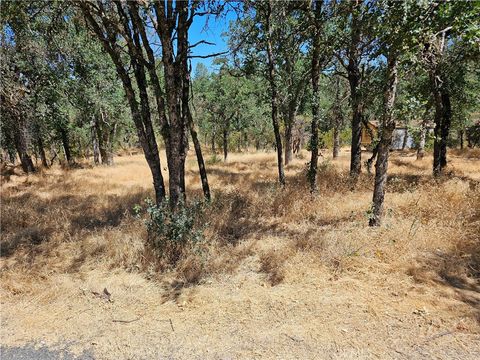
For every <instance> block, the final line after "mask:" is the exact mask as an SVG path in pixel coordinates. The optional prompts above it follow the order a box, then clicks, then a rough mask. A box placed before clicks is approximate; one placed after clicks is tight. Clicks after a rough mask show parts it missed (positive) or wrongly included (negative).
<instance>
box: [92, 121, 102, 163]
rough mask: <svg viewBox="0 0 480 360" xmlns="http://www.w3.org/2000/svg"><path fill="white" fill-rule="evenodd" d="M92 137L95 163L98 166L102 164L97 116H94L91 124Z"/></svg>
mask: <svg viewBox="0 0 480 360" xmlns="http://www.w3.org/2000/svg"><path fill="white" fill-rule="evenodd" d="M90 137H91V139H92V148H93V163H94V164H95V165H98V164H100V147H99V145H98V124H97V119H96V117H95V115H93V116H92V121H91V122H90Z"/></svg>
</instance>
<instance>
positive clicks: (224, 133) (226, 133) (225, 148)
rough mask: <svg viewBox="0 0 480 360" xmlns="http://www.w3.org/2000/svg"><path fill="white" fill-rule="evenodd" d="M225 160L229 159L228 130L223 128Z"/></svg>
mask: <svg viewBox="0 0 480 360" xmlns="http://www.w3.org/2000/svg"><path fill="white" fill-rule="evenodd" d="M222 139H223V161H227V156H228V130H227V129H226V128H225V129H223V137H222Z"/></svg>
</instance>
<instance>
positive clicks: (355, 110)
mask: <svg viewBox="0 0 480 360" xmlns="http://www.w3.org/2000/svg"><path fill="white" fill-rule="evenodd" d="M354 77H355V76H352V78H354ZM357 84H358V79H352V81H351V83H350V89H351V92H352V94H353V95H352V144H351V151H350V176H351V177H352V178H353V179H354V180H356V179H357V178H358V176H359V175H360V172H361V170H362V147H361V140H362V138H361V137H362V117H363V106H362V104H361V99H360V94H359V93H358V89H357Z"/></svg>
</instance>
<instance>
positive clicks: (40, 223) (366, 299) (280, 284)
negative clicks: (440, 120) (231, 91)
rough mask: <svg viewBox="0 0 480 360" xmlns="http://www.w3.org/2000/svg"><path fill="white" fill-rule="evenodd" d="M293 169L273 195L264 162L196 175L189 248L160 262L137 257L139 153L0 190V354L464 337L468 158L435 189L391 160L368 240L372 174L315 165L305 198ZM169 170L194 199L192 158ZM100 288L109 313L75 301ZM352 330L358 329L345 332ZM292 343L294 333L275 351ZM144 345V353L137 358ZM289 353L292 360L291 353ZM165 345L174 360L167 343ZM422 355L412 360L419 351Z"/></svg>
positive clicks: (294, 351) (245, 157) (477, 214)
mask: <svg viewBox="0 0 480 360" xmlns="http://www.w3.org/2000/svg"><path fill="white" fill-rule="evenodd" d="M306 159H307V155H306V154H304V155H303V159H302V158H297V159H295V160H294V161H293V163H292V164H291V165H289V166H288V167H287V168H286V174H287V186H286V188H285V189H283V190H282V189H280V188H279V187H278V185H277V183H276V164H275V155H274V154H273V153H246V154H231V155H229V160H228V161H227V163H223V162H220V163H218V162H214V161H212V162H210V165H209V166H208V171H209V179H210V183H211V188H212V190H213V200H212V203H211V204H210V205H209V206H207V207H206V209H205V211H204V213H203V214H202V219H203V221H204V222H205V223H206V224H207V226H206V227H205V230H204V241H203V242H202V243H200V244H197V245H196V246H192V247H190V248H186V249H185V250H184V252H183V256H182V258H181V259H180V260H179V261H177V262H176V263H175V264H171V263H168V262H166V261H164V259H162V258H161V257H159V256H158V253H157V252H155V251H153V250H152V248H150V246H149V245H148V242H147V233H146V229H145V226H144V223H143V219H138V218H137V217H135V216H134V211H133V208H134V206H135V205H136V204H142V202H143V199H145V198H146V197H153V193H152V189H151V178H150V174H149V171H148V167H147V166H146V164H145V160H144V159H143V157H142V156H140V155H135V156H123V157H119V158H117V159H116V160H117V163H116V165H115V166H114V167H111V168H108V167H97V168H93V167H88V166H85V167H84V168H83V169H74V170H62V169H59V168H54V169H50V170H47V171H43V172H42V173H40V174H36V175H32V176H28V177H27V176H23V175H20V172H19V171H15V172H13V173H11V174H10V175H9V179H6V178H2V188H1V201H2V204H1V205H2V208H1V226H2V229H1V230H2V231H1V257H0V269H1V270H0V280H1V286H0V295H1V297H2V307H3V308H4V309H7V310H3V311H4V312H5V311H6V312H8V314H6V313H2V318H4V319H3V320H2V328H4V329H6V331H7V332H3V333H2V342H3V341H5V342H6V343H9V344H21V343H24V342H25V341H35V340H39V339H42V340H44V339H46V340H48V341H49V343H51V344H55V342H58V341H61V339H62V338H63V337H65V339H81V341H80V342H81V344H82V346H81V347H80V348H79V349H80V350H83V349H84V348H85V347H86V346H87V345H88V346H93V345H91V344H92V343H94V344H97V345H95V346H97V347H98V351H99V353H98V354H99V358H106V359H110V358H111V359H114V358H115V359H118V358H135V357H136V356H137V357H138V356H140V355H138V354H139V351H140V350H141V351H142V352H141V353H140V354H143V355H142V356H143V357H145V358H151V357H154V356H155V354H156V355H162V356H164V355H165V354H167V353H171V354H173V355H172V356H174V357H179V358H192V357H193V354H195V355H198V354H203V356H204V357H205V358H215V356H213V355H211V354H212V353H211V351H213V350H214V351H216V353H217V354H220V355H218V356H217V357H216V358H218V357H222V356H223V355H222V356H221V354H224V355H225V356H227V355H231V354H230V353H228V351H226V350H225V349H226V348H227V346H228V347H231V348H232V349H235V350H232V351H236V353H237V354H240V355H238V356H239V357H247V358H253V357H255V356H259V355H258V354H257V355H255V354H256V353H253V352H246V350H245V348H244V344H246V343H252V342H254V341H257V340H256V339H264V342H262V344H263V345H262V346H260V345H259V346H253V348H254V350H255V351H258V349H263V346H266V349H267V350H265V352H262V353H261V356H262V357H265V358H269V357H271V354H270V355H268V354H269V353H268V351H274V353H275V354H276V355H277V357H278V355H279V354H283V357H284V358H298V357H299V356H301V355H302V354H303V357H305V358H312V357H314V354H318V351H324V346H327V345H328V344H330V345H331V344H332V343H339V344H341V345H340V348H341V349H343V350H342V351H344V353H343V355H345V358H348V357H351V358H357V357H358V355H362V354H363V355H364V356H365V357H368V356H367V355H371V356H373V355H372V354H371V353H369V352H368V351H370V350H371V348H370V345H369V346H368V348H369V350H367V348H366V347H362V346H364V345H365V344H366V343H368V344H373V345H372V346H374V348H375V349H376V350H375V351H377V352H376V354H381V353H382V352H383V351H392V350H391V349H390V350H389V349H388V347H385V344H391V343H392V341H397V339H402V341H403V342H404V343H406V344H413V345H415V344H416V342H417V341H418V337H419V336H426V335H425V334H427V335H428V336H430V334H431V333H432V332H433V333H434V334H435V332H438V331H443V330H442V329H443V328H445V327H448V329H454V330H451V331H456V332H460V335H458V336H464V338H462V339H464V344H466V343H468V342H469V341H470V342H471V339H472V338H471V337H470V336H473V335H471V334H472V333H473V334H478V333H479V331H480V328H479V326H478V324H479V321H480V311H479V306H478V305H479V304H480V296H479V294H480V283H479V277H480V272H479V270H480V246H479V244H480V235H479V234H480V196H479V195H480V185H479V181H480V161H479V160H478V158H475V157H471V156H470V152H452V154H451V156H450V160H451V162H450V164H449V167H448V169H447V170H448V171H447V173H446V175H445V176H443V177H441V178H439V179H434V178H433V177H432V176H431V157H427V158H425V159H423V160H421V161H416V160H415V154H414V153H392V157H391V166H390V168H389V173H390V178H389V182H388V190H387V197H386V219H385V222H384V225H383V226H382V227H381V228H375V229H372V228H369V227H368V226H367V223H368V209H369V207H370V202H371V197H372V190H373V177H372V176H371V175H367V174H362V176H361V177H360V179H359V182H358V185H357V187H356V189H355V190H352V188H351V183H350V181H349V178H348V165H349V164H348V161H349V153H348V152H346V151H343V152H342V154H341V157H340V158H339V159H338V160H335V161H334V160H332V159H331V158H329V157H324V158H322V159H321V163H320V166H319V174H318V181H319V193H318V195H316V196H312V195H310V193H309V191H308V184H307V183H306V177H305V169H306V164H305V163H306V161H307V160H306ZM187 164H188V167H187V176H188V177H187V186H188V190H189V194H188V196H189V198H190V199H192V198H195V197H198V198H201V186H200V182H199V178H198V173H197V170H196V165H195V159H194V158H193V157H192V156H190V157H189V159H188V162H187ZM193 284H199V285H198V286H191V285H193ZM104 287H105V288H107V289H108V290H109V291H110V292H111V293H112V294H113V297H112V298H113V302H106V301H104V300H103V299H102V298H99V297H98V296H97V295H92V294H94V293H101V292H102V289H103V288H104ZM425 306H428V307H429V311H432V315H431V316H427V315H426V313H424V310H423V309H424V307H425ZM412 311H415V313H413V312H412ZM9 314H12V315H9ZM6 315H8V316H6ZM5 318H6V319H5ZM139 318H141V320H138V321H137V322H133V323H131V324H130V323H129V324H123V325H119V324H117V323H115V325H112V319H123V320H131V319H134V320H135V319H139ZM168 318H170V319H171V320H172V319H173V323H174V324H175V331H174V332H172V331H171V329H170V325H169V323H168V322H163V321H164V320H165V319H167V320H168ZM398 319H400V320H398ZM419 319H421V320H419ZM397 320H398V321H397ZM236 322H238V324H239V325H238V326H237V327H236V326H235V325H231V326H229V325H227V324H235V323H236ZM295 324H296V325H295ZM420 325H422V326H423V328H422V329H424V328H425V327H426V329H427V332H426V333H425V332H421V331H420V327H419V326H420ZM113 326H115V327H113ZM357 328H358V329H362V332H360V333H358V332H355V333H353V331H354V330H353V329H357ZM192 329H195V330H192ZM225 329H229V330H228V331H233V332H232V335H231V336H229V335H228V334H226V330H225ZM274 329H279V330H278V331H277V332H275V331H276V330H275V331H274ZM340 329H341V330H342V331H343V330H345V331H349V333H348V334H349V335H348V336H346V335H345V334H346V333H345V332H342V331H340ZM389 329H390V330H389ZM392 329H393V330H392ZM192 331H197V333H198V334H199V337H198V339H197V337H192V336H191V334H192ZM294 331H295V332H296V333H297V334H303V335H304V337H303V338H300V339H299V338H298V336H297V335H295V336H293V337H290V336H291V335H290V334H293V332H294ZM389 331H391V332H389ZM135 334H136V335H135ZM239 334H240V335H239ZM285 334H287V336H285ZM239 336H240V337H239ZM389 336H390V337H389ZM310 337H311V339H312V341H309V340H308V339H309V338H310ZM159 338H161V339H163V340H161V341H160V343H161V344H162V347H161V348H160V350H155V349H154V348H152V347H151V346H150V345H148V346H146V345H145V344H146V342H148V344H153V343H155V344H156V343H158V341H159ZM146 339H147V340H146ZM179 339H181V341H179ZM212 339H216V340H215V341H213V340H212ZM268 339H270V340H271V339H274V340H272V341H273V343H271V342H268V341H267V340H268ZM292 339H294V340H292ZM295 339H299V340H298V344H305V346H304V348H300V347H298V348H297V347H295V348H292V346H291V342H292V341H294V342H295V343H297V340H295ZM322 339H323V340H322ZM342 339H348V341H347V340H345V341H344V340H342ZM372 339H375V340H372ZM455 339H457V337H456V338H455ZM285 340H286V341H287V344H286V345H285V346H284V345H283V342H284V341H285ZM442 340H445V339H444V338H442ZM162 341H163V342H162ZM262 341H263V340H262ZM288 341H290V342H288ZM322 341H323V343H322ZM445 341H446V340H445ZM238 342H241V343H242V344H241V345H239V344H238ZM325 342H326V343H325ZM351 342H353V345H351V344H350V343H351ZM180 343H181V344H182V346H185V347H186V348H187V349H189V350H188V351H190V352H188V351H187V350H185V353H182V349H179V348H178V347H177V346H176V345H175V346H174V345H171V344H180ZM307 343H308V344H309V345H308V346H307V345H306V344H307ZM125 344H132V346H133V347H132V348H131V349H130V348H128V349H127V348H125ZM202 344H203V345H202ZM205 344H208V345H205ZM315 344H317V345H318V344H320V345H321V346H320V345H318V346H320V347H322V349H323V350H320V349H317V348H316V347H315V346H316V345H315ZM322 344H323V345H322ZM349 344H350V345H349ZM362 344H363V345H362ZM402 344H403V343H402ZM441 344H443V345H441ZM441 344H440V345H438V346H440V348H441V346H444V347H446V348H447V350H448V349H458V347H456V345H455V344H453V345H452V344H451V343H448V342H445V343H441ZM445 344H446V345H445ZM88 346H87V347H88ZM309 346H310V347H312V349H313V350H312V349H310V348H309ZM349 346H351V347H349ZM402 346H404V347H400V350H401V351H403V352H405V353H406V354H408V355H412V356H414V355H415V354H416V355H417V356H418V353H415V352H413V353H412V352H411V351H412V350H411V349H417V347H414V348H410V347H408V346H410V345H408V346H407V345H405V344H403V345H402ZM405 346H407V347H405ZM415 346H417V345H415ZM432 346H433V345H432ZM435 346H437V345H435ZM435 346H433V347H432V348H431V352H429V353H428V352H427V353H426V354H436V353H437V352H438V350H439V349H440V348H438V347H435ZM212 349H213V350H212ZM268 349H270V350H268ZM309 349H310V350H309ZM315 349H316V350H315ZM80 350H79V351H80ZM330 350H331V354H333V355H332V356H333V358H335V356H337V357H339V356H340V357H342V356H341V355H339V354H338V349H337V350H335V349H333V348H332V349H330ZM330 350H329V351H330ZM424 350H425V349H424ZM155 351H158V352H157V353H155ZM252 351H253V350H252ZM425 351H426V350H425ZM429 351H430V350H429ZM209 354H210V355H209ZM334 354H337V355H335V356H334ZM389 354H390V355H391V357H395V355H396V354H398V353H396V352H390V353H389ZM347 355H348V356H347ZM225 356H224V357H225ZM407 357H408V356H407Z"/></svg>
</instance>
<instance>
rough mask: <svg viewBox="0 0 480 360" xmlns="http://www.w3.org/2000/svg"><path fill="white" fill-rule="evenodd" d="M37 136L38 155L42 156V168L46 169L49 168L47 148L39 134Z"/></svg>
mask: <svg viewBox="0 0 480 360" xmlns="http://www.w3.org/2000/svg"><path fill="white" fill-rule="evenodd" d="M36 135H37V149H38V154H39V155H40V159H41V161H42V166H43V167H44V168H48V161H47V155H46V154H45V148H44V146H43V140H42V137H41V135H40V134H39V133H37V134H36Z"/></svg>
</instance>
